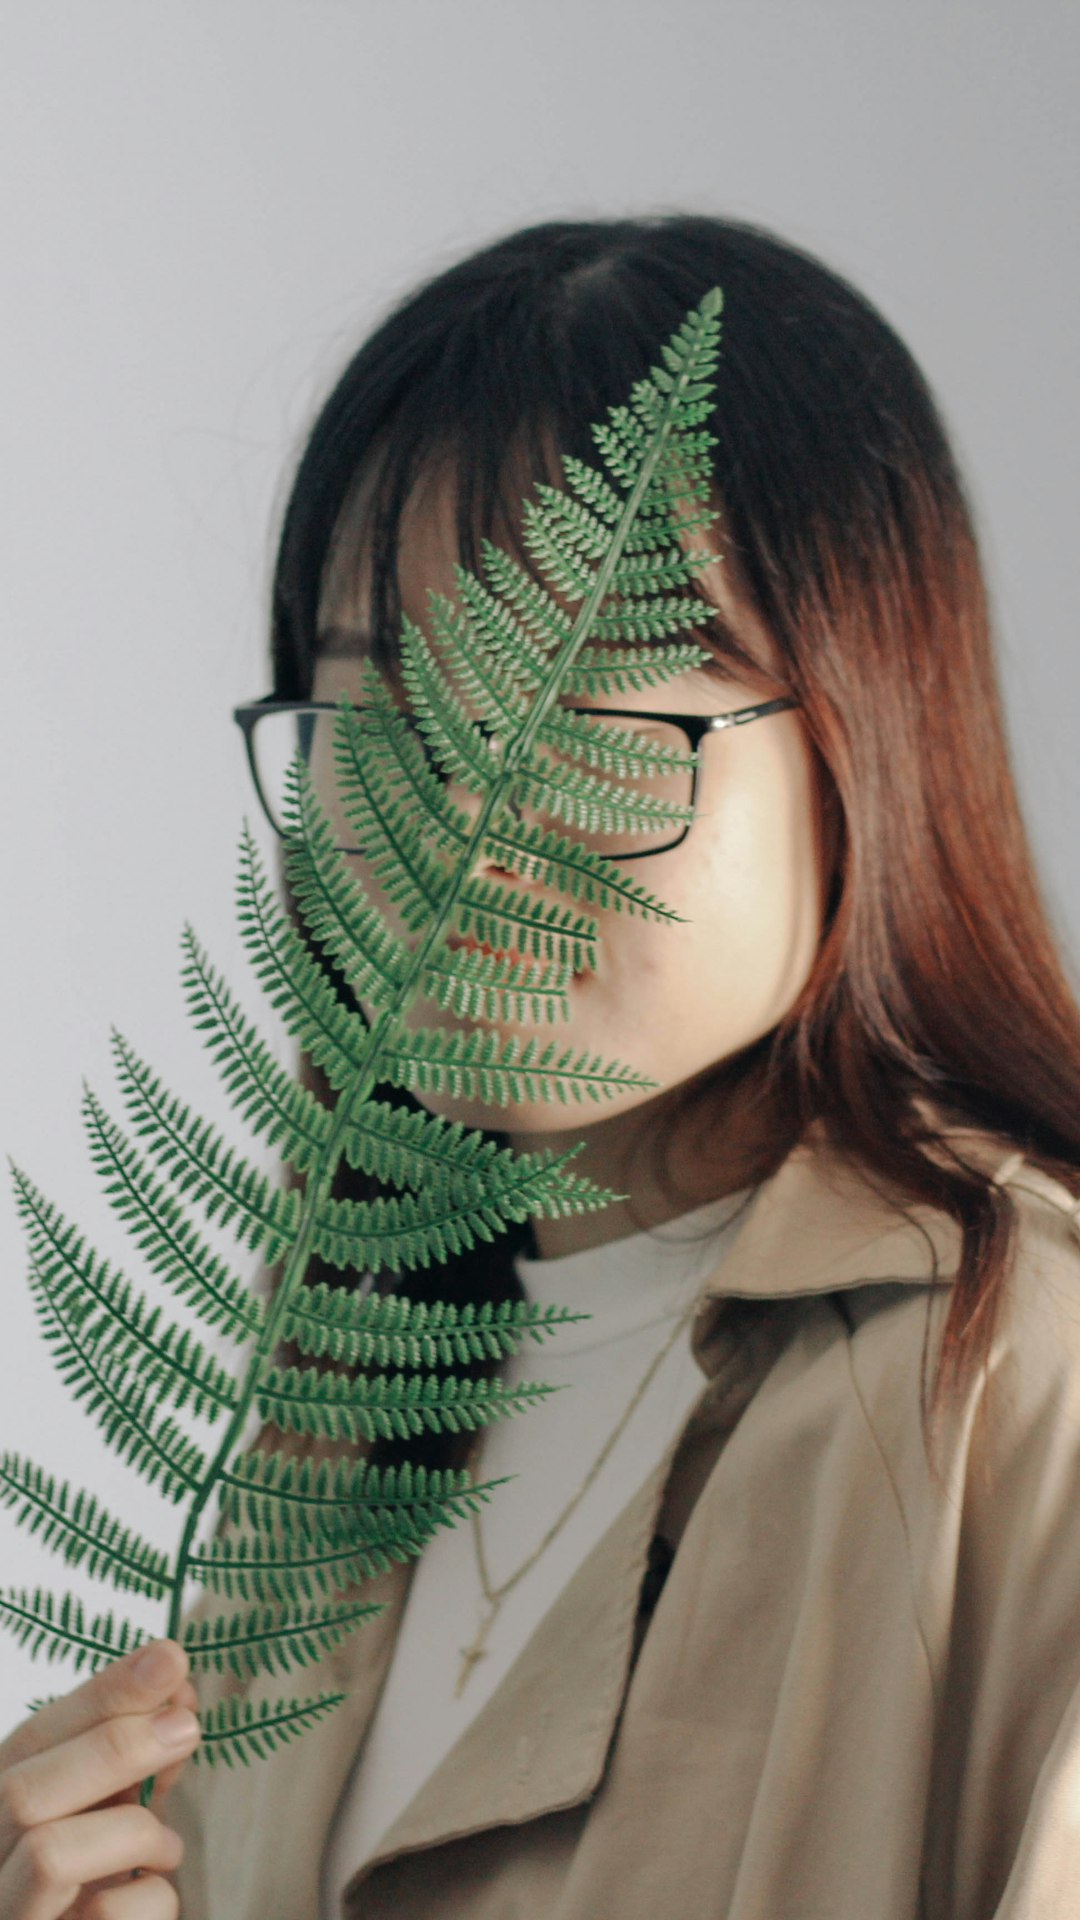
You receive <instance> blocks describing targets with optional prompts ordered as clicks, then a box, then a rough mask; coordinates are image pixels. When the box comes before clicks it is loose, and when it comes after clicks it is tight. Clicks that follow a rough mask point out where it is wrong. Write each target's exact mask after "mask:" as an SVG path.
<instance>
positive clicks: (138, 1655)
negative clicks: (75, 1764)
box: [0, 1640, 194, 1775]
mask: <svg viewBox="0 0 1080 1920" xmlns="http://www.w3.org/2000/svg"><path fill="white" fill-rule="evenodd" d="M188 1667H189V1663H188V1657H187V1654H186V1653H185V1652H184V1649H183V1647H181V1646H180V1645H179V1644H178V1643H177V1642H176V1641H175V1640H155V1641H153V1642H151V1643H149V1644H148V1645H146V1646H141V1647H137V1648H136V1649H135V1651H134V1652H133V1653H129V1654H125V1656H124V1658H123V1659H122V1660H113V1661H110V1663H109V1665H108V1666H107V1667H101V1668H99V1670H98V1672H97V1673H94V1674H91V1676H90V1678H89V1679H88V1680H84V1681H83V1683H82V1685H81V1686H78V1687H74V1688H73V1689H72V1691H71V1692H70V1693H67V1694H65V1695H64V1696H63V1697H62V1699H60V1700H53V1701H52V1702H51V1703H50V1705H49V1706H47V1707H39V1709H38V1711H37V1713H34V1714H31V1716H30V1718H29V1719H28V1720H22V1721H20V1723H19V1725H18V1726H17V1727H16V1728H15V1729H14V1730H13V1732H11V1733H10V1734H8V1736H7V1738H6V1740H4V1741H2V1742H0V1775H2V1774H3V1772H4V1771H5V1770H6V1768H8V1767H10V1766H12V1765H14V1764H17V1763H18V1762H20V1761H23V1760H27V1759H29V1758H30V1757H31V1756H32V1755H33V1754H37V1753H45V1752H47V1751H49V1749H51V1748H53V1747H56V1746H57V1745H59V1743H60V1742H61V1741H64V1740H69V1739H71V1738H72V1737H73V1736H74V1735H76V1734H80V1733H84V1732H85V1731H86V1730H87V1729H88V1728H89V1727H94V1726H97V1725H98V1724H99V1723H100V1722H101V1721H102V1720H106V1719H108V1718H109V1717H110V1716H111V1715H113V1714H118V1713H149V1712H151V1711H152V1710H153V1709H154V1708H155V1707H157V1706H162V1705H164V1704H165V1702H166V1701H168V1700H170V1699H171V1698H172V1697H173V1694H174V1692H175V1691H176V1690H177V1689H179V1688H180V1687H181V1686H182V1685H183V1683H184V1681H185V1680H186V1679H187V1676H188ZM191 1704H192V1705H194V1702H192V1703H191Z"/></svg>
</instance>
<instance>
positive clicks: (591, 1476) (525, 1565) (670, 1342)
mask: <svg viewBox="0 0 1080 1920" xmlns="http://www.w3.org/2000/svg"><path fill="white" fill-rule="evenodd" d="M697 1304H698V1296H697V1295H696V1294H695V1297H694V1299H693V1300H692V1301H691V1302H690V1305H689V1306H688V1307H687V1309H686V1311H685V1313H683V1314H681V1315H680V1316H679V1318H678V1320H676V1322H675V1325H674V1326H673V1327H672V1329H671V1332H670V1333H669V1334H668V1337H667V1339H666V1340H665V1341H664V1344H663V1346H662V1347H661V1348H660V1350H659V1352H658V1353H656V1354H654V1355H653V1358H652V1359H651V1360H650V1362H649V1365H648V1367H647V1368H646V1370H645V1373H644V1375H643V1376H642V1378H641V1380H639V1382H638V1384H637V1386H636V1387H635V1389H634V1392H633V1395H632V1397H631V1399H630V1403H629V1405H628V1406H627V1407H626V1409H625V1411H624V1412H623V1414H622V1415H621V1417H620V1419H619V1422H618V1425H617V1426H616V1427H615V1429H614V1432H612V1433H611V1434H609V1435H608V1438H607V1439H606V1440H605V1442H604V1445H603V1447H602V1448H601V1450H600V1452H599V1453H598V1454H597V1456H596V1459H595V1460H594V1461H593V1463H592V1466H591V1467H590V1468H589V1471H588V1473H587V1474H586V1475H585V1478H584V1480H583V1481H582V1483H581V1485H580V1487H579V1488H578V1490H577V1492H576V1493H575V1494H574V1496H573V1498H572V1500H571V1501H570V1503H569V1505H568V1506H566V1507H564V1508H563V1510H562V1512H561V1513H560V1514H559V1516H558V1519H557V1520H554V1521H553V1522H552V1524H551V1526H550V1527H549V1528H548V1530H547V1532H546V1533H545V1535H544V1537H543V1539H542V1540H541V1542H540V1544H539V1546H538V1547H534V1549H533V1551H532V1553H530V1555H529V1557H528V1559H527V1560H523V1561H522V1563H521V1565H520V1567H518V1568H517V1570H516V1572H514V1573H512V1574H511V1575H510V1578H509V1580H504V1581H503V1583H502V1586H501V1587H495V1588H493V1587H492V1585H491V1581H490V1579H489V1578H488V1570H487V1562H486V1560H485V1558H484V1542H483V1537H482V1535H481V1532H480V1515H479V1513H477V1512H476V1511H475V1510H474V1511H473V1515H472V1523H473V1544H474V1546H475V1549H476V1564H477V1567H478V1569H479V1573H480V1585H481V1588H482V1590H483V1594H484V1599H485V1600H486V1602H487V1606H488V1612H487V1615H486V1617H485V1619H484V1621H483V1623H482V1625H481V1627H480V1631H479V1633H478V1634H477V1636H476V1638H475V1640H474V1641H473V1642H472V1644H471V1646H468V1647H459V1648H458V1652H459V1653H460V1654H461V1657H462V1660H461V1672H460V1673H459V1675H458V1683H457V1686H456V1687H455V1688H454V1698H455V1700H457V1699H460V1697H461V1694H462V1692H463V1690H464V1687H465V1682H466V1681H467V1679H468V1678H469V1675H470V1674H471V1672H472V1670H473V1668H474V1667H475V1665H476V1663H477V1661H478V1660H483V1659H485V1658H486V1648H485V1645H484V1643H485V1641H486V1640H487V1637H488V1634H489V1633H490V1632H491V1628H492V1626H493V1625H494V1622H495V1619H496V1616H497V1614H498V1611H499V1608H500V1607H501V1606H502V1603H503V1601H504V1600H505V1598H506V1596H507V1594H508V1593H509V1592H510V1589H511V1587H516V1586H517V1583H518V1581H519V1580H520V1579H521V1578H522V1576H523V1575H524V1574H526V1573H528V1571H529V1569H530V1567H534V1566H535V1565H536V1562H537V1561H538V1560H539V1558H540V1555H541V1554H542V1553H543V1552H544V1551H545V1549H546V1548H547V1547H549V1546H550V1545H551V1542H552V1541H553V1540H554V1538H555V1535H556V1534H557V1533H558V1532H559V1529H560V1528H561V1527H563V1526H565V1524H566V1522H567V1521H568V1520H569V1518H570V1515H571V1514H572V1513H573V1512H574V1510H575V1508H576V1507H577V1506H578V1505H579V1503H580V1502H581V1501H582V1500H584V1498H585V1495H586V1494H587V1493H588V1491H589V1488H590V1487H591V1486H592V1484H593V1481H594V1480H595V1479H596V1476H597V1474H598V1473H599V1472H600V1469H601V1467H602V1466H603V1464H604V1462H605V1460H607V1458H608V1456H609V1455H610V1453H611V1450H612V1448H613V1447H614V1445H615V1443H616V1441H617V1440H618V1438H619V1435H620V1434H621V1433H622V1431H623V1428H624V1427H625V1426H626V1424H627V1422H628V1421H629V1419H630V1416H631V1414H632V1413H633V1411H634V1409H635V1407H636V1406H637V1405H638V1402H639V1401H640V1400H641V1397H642V1395H643V1394H644V1392H645V1390H646V1388H647V1387H648V1385H649V1382H650V1380H651V1379H652V1377H653V1375H654V1374H655V1373H656V1371H657V1369H658V1367H659V1366H660V1365H661V1363H662V1362H663V1361H664V1360H665V1359H666V1358H667V1355H668V1354H669V1353H670V1352H671V1349H672V1347H673V1346H674V1344H675V1342H676V1340H677V1339H678V1337H679V1334H680V1333H681V1332H682V1330H683V1328H684V1327H685V1326H686V1325H687V1323H688V1321H689V1320H690V1319H691V1317H692V1315H693V1313H694V1309H695V1308H696V1306H697Z"/></svg>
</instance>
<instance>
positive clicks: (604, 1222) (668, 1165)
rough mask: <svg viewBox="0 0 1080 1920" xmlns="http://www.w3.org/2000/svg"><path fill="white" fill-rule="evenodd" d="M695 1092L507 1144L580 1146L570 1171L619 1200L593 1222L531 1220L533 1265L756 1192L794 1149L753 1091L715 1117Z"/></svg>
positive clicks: (684, 1090) (670, 1093) (686, 1089)
mask: <svg viewBox="0 0 1080 1920" xmlns="http://www.w3.org/2000/svg"><path fill="white" fill-rule="evenodd" d="M703 1078H704V1076H703ZM693 1091H695V1089H694V1087H693V1085H692V1083H687V1084H684V1085H682V1086H678V1087H672V1088H668V1089H666V1090H665V1091H664V1092H663V1093H660V1094H657V1095H655V1096H654V1098H653V1099H651V1100H645V1101H642V1102H641V1103H640V1104H639V1105H637V1106H635V1107H631V1108H630V1109H629V1110H628V1111H626V1112H622V1113H616V1114H613V1115H611V1116H610V1117H609V1118H608V1119H606V1120H599V1121H596V1122H594V1123H593V1124H592V1125H591V1126H588V1127H582V1128H574V1127H568V1128H566V1129H564V1130H561V1131H559V1132H553V1133H548V1132H542V1133H541V1132H529V1133H511V1134H510V1136H509V1138H510V1144H511V1145H512V1146H513V1147H514V1149H515V1151H517V1152H523V1153H524V1152H530V1153H534V1152H538V1151H540V1150H541V1149H543V1148H545V1147H546V1148H548V1149H549V1150H552V1151H554V1152H557V1153H558V1152H562V1151H564V1150H565V1149H566V1148H567V1147H571V1146H575V1145H577V1144H578V1143H579V1142H581V1141H584V1151H583V1152H582V1153H580V1154H579V1155H578V1156H577V1158H576V1159H575V1160H574V1161H573V1162H572V1171H573V1172H574V1173H580V1174H586V1175H587V1176H588V1178H589V1179H590V1180H593V1181H595V1182H596V1184H597V1185H598V1186H601V1187H605V1188H609V1189H612V1190H614V1191H615V1192H616V1193H619V1194H623V1195H625V1196H626V1197H625V1198H623V1199H618V1200H613V1201H612V1202H611V1203H610V1204H609V1205H608V1206H606V1207H603V1208H601V1209H600V1210H599V1211H598V1212H595V1213H578V1214H570V1215H568V1216H566V1217H565V1218H562V1219H558V1220H548V1219H535V1218H534V1219H533V1221H532V1228H533V1234H534V1236H535V1240H536V1248H537V1253H538V1254H539V1256H540V1258H541V1259H543V1260H552V1259H556V1258H558V1257H560V1256H561V1255H563V1254H567V1253H580V1252H584V1251H585V1250H586V1248H588V1247H601V1246H606V1245H607V1244H608V1242H609V1241H613V1240H622V1239H625V1238H626V1237H627V1236H628V1235H629V1234H632V1233H641V1232H644V1231H646V1230H647V1229H648V1228H651V1227H658V1226H662V1225H663V1223H664V1222H665V1221H667V1220H674V1219H677V1218H678V1216H679V1215H680V1214H683V1213H689V1212H692V1211H693V1209H694V1208H695V1207H702V1206H705V1205H706V1204H707V1202H708V1201H710V1200H720V1199H722V1198H723V1197H724V1195H725V1194H728V1193H737V1192H739V1190H740V1189H741V1188H743V1187H747V1186H753V1185H756V1184H757V1182H758V1181H759V1180H762V1179H765V1178H766V1177H767V1175H768V1174H769V1173H771V1172H772V1171H773V1170H774V1168H775V1167H776V1166H778V1165H779V1163H780V1161H781V1159H782V1158H783V1157H784V1155H785V1154H786V1153H787V1151H788V1150H789V1148H790V1147H791V1146H792V1145H793V1143H794V1131H793V1126H792V1122H791V1120H790V1118H788V1119H787V1120H786V1121H785V1120H784V1118H783V1117H782V1115H780V1114H779V1113H778V1111H777V1108H776V1105H775V1103H773V1104H772V1105H769V1104H768V1103H766V1102H764V1101H763V1100H762V1099H761V1097H760V1094H759V1091H758V1089H757V1088H756V1087H753V1086H749V1085H743V1086H741V1087H738V1088H736V1089H734V1090H733V1091H732V1090H731V1089H728V1090H726V1093H725V1095H724V1105H723V1108H722V1110H721V1111H720V1112H719V1113H718V1112H717V1103H716V1101H709V1100H706V1099H698V1100H693V1101H691V1100H690V1099H689V1098H688V1096H689V1095H690V1094H691V1093H692V1092H693Z"/></svg>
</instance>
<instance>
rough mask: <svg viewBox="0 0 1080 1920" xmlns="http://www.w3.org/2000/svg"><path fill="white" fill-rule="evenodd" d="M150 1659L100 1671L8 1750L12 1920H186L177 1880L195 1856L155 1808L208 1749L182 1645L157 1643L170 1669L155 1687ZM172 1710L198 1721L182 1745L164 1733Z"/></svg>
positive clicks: (1, 1881) (4, 1759)
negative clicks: (164, 1717) (160, 1721)
mask: <svg viewBox="0 0 1080 1920" xmlns="http://www.w3.org/2000/svg"><path fill="white" fill-rule="evenodd" d="M148 1652H149V1649H148V1648H147V1647H140V1648H138V1649H137V1650H136V1651H135V1652H134V1653H130V1654H125V1656H124V1658H123V1659H121V1660H114V1661H112V1662H110V1664H109V1665H108V1666H106V1667H102V1668H100V1669H99V1671H98V1672H97V1673H95V1674H93V1675H92V1676H91V1678H90V1679H89V1680H86V1681H84V1682H83V1684H82V1686H80V1687H75V1688H74V1689H73V1690H72V1692H71V1693H69V1694H65V1696H64V1697H63V1699H61V1700H54V1701H52V1702H51V1704H50V1705H49V1706H47V1707H40V1708H39V1709H38V1711H37V1712H36V1713H34V1714H31V1716H30V1718H29V1719H28V1720H23V1721H21V1722H20V1724H19V1725H18V1726H17V1727H16V1728H15V1729H14V1731H13V1732H12V1733H10V1734H9V1735H8V1737H7V1739H6V1740H4V1741H2V1742H0V1920H59V1916H60V1915H64V1916H66V1917H67V1920H176V1915H177V1914H178V1913H179V1911H180V1904H179V1898H178V1895H177V1892H176V1888H175V1886H174V1884H173V1882H172V1881H171V1880H169V1879H167V1878H165V1876H166V1875H167V1874H169V1873H172V1872H174V1871H175V1869H176V1868H177V1867H178V1866H179V1864H180V1861H181V1859H182V1858H183V1852H184V1845H183V1841H182V1840H181V1838H180V1835H179V1834H178V1833H174V1832H173V1831H172V1829H171V1828H169V1827H166V1826H164V1825H163V1823H162V1822H161V1820H160V1819H159V1818H158V1816H157V1814H156V1813H155V1812H154V1811H153V1808H154V1806H156V1805H157V1804H158V1802H159V1801H160V1800H162V1799H164V1797H165V1795H166V1794H167V1793H168V1791H169V1789H170V1787H172V1786H173V1785H174V1784H175V1782H176V1781H177V1779H178V1778H179V1776H180V1774H181V1773H182V1772H183V1769H184V1767H185V1765H186V1763H187V1761H188V1759H189V1757H190V1755H191V1754H192V1752H193V1751H194V1749H195V1747H196V1746H197V1745H198V1740H199V1725H198V1721H197V1719H196V1718H195V1715H194V1712H193V1711H191V1710H192V1709H194V1708H196V1707H197V1705H198V1699H197V1696H196V1693H195V1689H194V1687H193V1686H192V1683H191V1681H190V1679H189V1678H188V1658H187V1654H186V1653H185V1652H184V1650H183V1648H182V1647H181V1646H179V1645H178V1644H177V1642H176V1641H175V1640H162V1641H156V1642H155V1643H154V1660H155V1663H156V1662H158V1661H159V1660H160V1667H159V1666H158V1665H156V1664H155V1666H154V1670H153V1671H152V1672H150V1673H148V1674H147V1675H145V1676H144V1675H142V1674H140V1672H139V1671H138V1666H139V1662H140V1660H141V1658H142V1656H143V1655H144V1654H147V1653H148ZM170 1709H171V1711H172V1712H173V1713H174V1714H175V1712H176V1710H177V1709H186V1710H187V1711H186V1714H185V1715H184V1717H185V1718H186V1720H187V1723H188V1727H187V1731H186V1733H185V1734H184V1736H183V1737H182V1739H181V1740H180V1741H179V1743H177V1742H175V1741H168V1740H166V1739H165V1738H164V1729H160V1730H159V1727H158V1725H157V1724H156V1722H157V1718H158V1716H159V1715H161V1714H162V1712H163V1711H168V1710H170ZM151 1774H153V1775H154V1776H155V1778H154V1794H153V1800H152V1802H151V1805H150V1806H148V1807H141V1806H140V1805H139V1793H140V1789H141V1787H142V1783H143V1781H144V1780H146V1779H147V1778H148V1777H149V1776H150V1775H151ZM135 1868H139V1869H141V1870H142V1874H141V1877H140V1878H137V1879H133V1878H132V1872H133V1869H135Z"/></svg>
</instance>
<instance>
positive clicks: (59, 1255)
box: [14, 1168, 236, 1420]
mask: <svg viewBox="0 0 1080 1920" xmlns="http://www.w3.org/2000/svg"><path fill="white" fill-rule="evenodd" d="M14 1172H15V1179H16V1191H17V1205H18V1210H19V1213H20V1215H21V1218H22V1222H23V1226H24V1228H25V1229H26V1234H27V1238H28V1240H29V1242H30V1248H31V1251H32V1253H33V1255H34V1264H35V1271H36V1273H37V1276H38V1280H39V1282H40V1284H41V1286H42V1287H43V1288H44V1289H45V1291H46V1292H47V1295H48V1299H49V1304H50V1306H51V1308H52V1310H53V1312H54V1313H55V1314H56V1315H60V1314H66V1316H67V1321H68V1324H70V1325H71V1326H72V1327H73V1328H74V1329H77V1332H78V1337H79V1346H80V1350H81V1352H82V1353H83V1354H84V1355H85V1356H86V1357H87V1359H88V1360H89V1359H92V1360H93V1361H95V1362H96V1363H98V1364H105V1365H107V1368H108V1372H109V1377H110V1378H113V1377H115V1375H116V1374H117V1373H118V1372H119V1371H121V1370H122V1369H123V1368H125V1367H134V1368H136V1369H137V1370H138V1372H139V1373H140V1374H141V1375H142V1377H143V1378H144V1379H145V1378H146V1377H147V1376H148V1375H152V1376H153V1379H154V1382H155V1385H156V1388H157V1392H158V1394H159V1396H160V1397H161V1398H162V1399H168V1400H170V1401H171V1402H172V1404H173V1406H175V1407H176V1408H177V1409H178V1410H179V1409H181V1408H183V1407H185V1406H187V1405H188V1404H189V1402H190V1403H191V1405H192V1409H193V1411H194V1412H195V1413H197V1414H203V1415H204V1417H205V1418H206V1419H208V1420H216V1419H217V1418H218V1416H219V1415H220V1414H221V1413H223V1412H226V1411H228V1410H231V1408H232V1407H233V1406H234V1405H235V1402H236V1384H235V1381H234V1380H233V1378H232V1376H231V1374H229V1373H227V1372H226V1370H225V1368H224V1367H223V1366H222V1365H221V1364H220V1362H219V1361H217V1360H215V1358H214V1356H213V1355H212V1354H208V1353H205V1352H203V1350H202V1349H201V1348H200V1346H199V1344H198V1342H197V1341H196V1340H195V1339H194V1337H193V1335H192V1334H191V1333H190V1331H189V1330H188V1329H187V1328H186V1327H179V1326H177V1325H176V1324H175V1323H165V1324H164V1325H163V1324H162V1316H161V1308H160V1307H158V1306H154V1307H151V1306H150V1305H149V1304H148V1302H147V1301H146V1299H145V1298H144V1297H143V1296H142V1295H140V1294H138V1293H136V1291H135V1289H134V1287H133V1286H132V1284H131V1282H130V1281H129V1280H126V1279H125V1278H124V1276H123V1274H121V1273H114V1272H113V1271H112V1269H111V1268H110V1267H109V1265H108V1263H107V1261H105V1260H102V1259H101V1258H100V1256H99V1255H97V1254H95V1253H94V1251H93V1249H92V1248H91V1249H88V1250H84V1249H85V1242H84V1240H83V1238H82V1236H81V1234H79V1233H78V1232H77V1231H76V1229H75V1228H74V1227H71V1226H69V1225H68V1224H67V1222H66V1221H65V1220H64V1219H63V1216H62V1215H61V1214H60V1212H59V1210H58V1209H57V1208H56V1207H54V1206H53V1205H52V1203H51V1202H50V1201H48V1200H46V1199H45V1197H44V1195H43V1194H41V1193H39V1192H38V1189H37V1188H36V1187H35V1185H34V1183H33V1181H32V1180H29V1179H28V1178H27V1176H26V1175H25V1174H24V1173H22V1172H21V1171H20V1170H19V1169H18V1168H15V1169H14Z"/></svg>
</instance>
